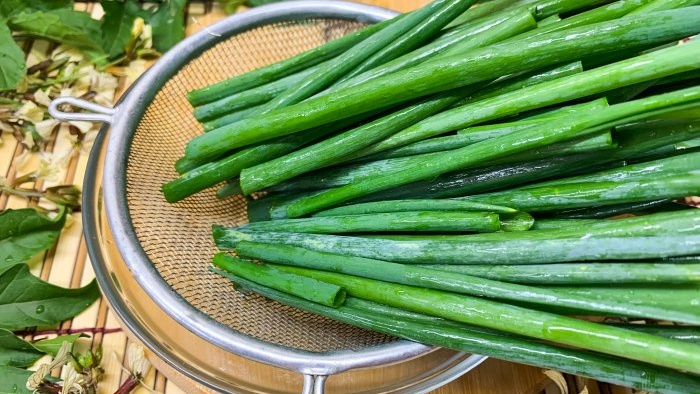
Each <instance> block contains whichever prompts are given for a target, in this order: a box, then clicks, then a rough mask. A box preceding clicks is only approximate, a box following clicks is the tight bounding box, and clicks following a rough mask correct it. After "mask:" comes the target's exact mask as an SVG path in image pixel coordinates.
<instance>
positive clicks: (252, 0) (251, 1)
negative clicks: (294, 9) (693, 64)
mask: <svg viewBox="0 0 700 394" xmlns="http://www.w3.org/2000/svg"><path fill="white" fill-rule="evenodd" d="M281 1H285V0H248V1H247V2H246V3H248V6H249V7H259V6H261V5H265V4H272V3H279V2H281Z"/></svg>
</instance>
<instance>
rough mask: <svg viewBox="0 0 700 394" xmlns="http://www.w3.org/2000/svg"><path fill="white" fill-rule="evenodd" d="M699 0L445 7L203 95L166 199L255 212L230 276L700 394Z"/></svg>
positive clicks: (297, 298) (497, 347)
mask: <svg viewBox="0 0 700 394" xmlns="http://www.w3.org/2000/svg"><path fill="white" fill-rule="evenodd" d="M699 5H700V1H692V0H618V1H614V2H613V1H603V0H587V1H571V0H539V1H535V0H518V1H505V0H491V1H488V2H484V3H483V4H475V2H474V1H466V0H435V1H433V2H431V3H429V4H428V5H426V6H425V7H423V8H421V9H418V10H416V11H414V12H411V13H408V14H404V15H400V16H398V17H396V18H394V19H391V20H388V21H385V22H382V23H379V24H376V25H372V26H368V27H365V28H363V29H361V30H358V31H357V32H355V33H352V34H349V35H347V36H345V37H342V38H340V39H337V40H334V41H330V42H328V43H326V44H324V45H322V46H321V47H318V48H315V49H312V50H310V51H307V52H304V53H301V54H299V55H297V56H294V57H292V58H289V59H287V60H284V61H281V62H279V63H275V64H272V65H269V66H266V67H263V68H260V69H257V70H253V71H251V72H249V73H246V74H242V75H238V76H233V77H231V78H230V79H227V80H224V81H221V82H219V83H216V84H214V85H211V86H208V87H205V88H202V89H197V90H194V91H191V92H190V93H189V94H188V99H189V101H190V102H191V103H192V105H193V107H194V116H195V117H196V118H197V119H198V120H199V121H200V122H201V123H202V127H203V129H204V130H205V131H206V132H205V133H202V134H200V135H198V136H197V137H195V138H194V139H192V140H191V141H190V142H189V143H188V144H187V146H186V148H185V152H184V155H183V157H182V158H181V159H180V160H179V161H178V162H177V163H175V168H176V170H177V171H178V172H179V173H180V175H179V177H178V178H177V179H174V180H173V181H171V182H168V183H167V184H165V185H163V188H162V190H163V193H164V196H165V198H166V200H168V201H170V202H173V203H176V202H178V201H180V200H182V199H185V198H187V197H189V196H191V195H193V194H195V193H197V192H200V191H202V190H204V189H207V188H210V187H214V186H222V187H221V189H220V190H219V191H218V192H217V197H219V198H228V197H231V196H240V195H242V196H244V197H245V198H247V199H248V209H249V211H248V216H249V221H250V223H247V224H243V225H240V226H237V227H225V226H221V225H218V224H214V225H215V226H214V230H213V235H214V239H215V241H216V244H217V246H218V247H219V248H220V249H222V253H220V254H217V255H216V256H215V257H214V259H213V262H214V267H213V268H212V269H213V270H214V271H216V272H218V273H220V274H221V275H224V276H227V277H230V278H231V279H232V280H233V281H234V282H236V283H237V284H238V285H240V286H241V287H243V288H245V289H248V290H251V291H254V292H256V293H259V294H261V295H263V296H265V297H268V298H271V299H274V300H277V301H279V302H282V303H286V304H289V305H292V306H295V307H298V308H300V309H303V310H307V311H310V312H313V313H318V314H321V315H324V316H327V317H329V318H332V319H336V320H339V321H342V322H346V323H349V324H353V325H358V326H360V327H363V328H367V329H370V330H375V331H379V332H382V333H386V334H390V335H395V336H398V337H402V338H407V339H411V340H415V341H420V342H423V343H427V344H432V345H436V346H444V347H448V348H453V349H457V350H462V351H467V352H474V353H479V354H484V355H488V356H491V357H496V358H502V359H506V360H511V361H515V362H521V363H527V364H531V365H537V366H541V367H545V368H551V369H557V370H560V371H563V372H568V373H572V374H578V375H583V376H587V377H591V378H594V379H598V380H601V381H606V382H611V383H615V384H620V385H626V386H630V387H635V388H638V389H643V390H647V391H652V392H662V393H694V392H700V345H698V343H697V342H698V341H699V340H700V259H699V258H698V256H700V210H697V209H695V208H693V207H690V206H688V205H685V204H680V203H679V201H680V200H682V199H684V198H685V197H688V196H695V195H700V178H698V171H699V169H700V151H698V149H697V146H698V144H697V139H698V128H699V127H700V61H699V60H698V59H700V41H697V40H693V39H690V40H687V39H686V38H687V37H691V36H693V35H695V34H698V33H699V32H700V6H699ZM237 198H240V197H237ZM231 252H234V253H235V255H234V254H232V253H231ZM594 321H595V322H594ZM601 321H602V323H601ZM610 321H615V322H618V323H619V322H622V323H621V324H609V322H610ZM632 322H636V323H637V324H633V323H632ZM639 322H643V323H644V324H639Z"/></svg>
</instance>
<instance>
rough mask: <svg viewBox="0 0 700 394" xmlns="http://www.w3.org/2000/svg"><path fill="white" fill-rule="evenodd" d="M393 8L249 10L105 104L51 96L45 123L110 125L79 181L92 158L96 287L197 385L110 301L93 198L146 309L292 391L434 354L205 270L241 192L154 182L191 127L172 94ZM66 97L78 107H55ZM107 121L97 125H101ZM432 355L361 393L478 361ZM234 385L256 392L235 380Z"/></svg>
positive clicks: (89, 188)
mask: <svg viewBox="0 0 700 394" xmlns="http://www.w3.org/2000/svg"><path fill="white" fill-rule="evenodd" d="M393 15H395V14H394V13H393V12H391V11H388V10H385V9H381V8H377V7H371V6H366V5H360V4H354V3H346V2H340V1H332V2H328V1H299V2H285V3H281V4H274V5H269V6H264V7H260V8H256V9H253V10H250V11H246V12H244V13H241V14H238V15H235V16H233V17H230V18H228V19H226V20H224V21H222V22H220V23H218V24H215V25H213V26H211V27H209V28H206V29H205V30H203V31H201V32H199V33H198V34H195V35H193V36H191V37H189V38H188V39H186V40H184V41H183V42H182V43H180V44H179V45H178V46H176V47H175V48H173V49H172V50H171V51H169V52H168V53H167V54H165V55H164V56H163V57H162V58H161V59H159V61H158V62H157V63H156V64H155V65H154V66H153V67H151V68H150V69H149V70H148V71H147V72H146V73H145V74H144V75H143V76H142V77H141V78H140V79H139V80H138V81H137V82H136V83H135V84H134V85H133V86H132V87H131V89H130V90H129V91H128V92H127V93H126V94H125V96H124V98H123V99H122V100H121V101H120V103H119V104H118V105H117V106H116V107H115V108H113V109H108V108H104V107H100V106H96V105H94V104H88V103H85V102H82V101H79V100H76V99H73V98H60V99H57V100H55V101H54V102H53V103H52V105H51V108H50V111H51V114H52V115H53V116H54V117H56V118H58V119H62V120H77V119H80V120H93V121H95V120H96V121H102V122H107V123H110V124H111V130H110V131H109V136H108V137H104V136H102V137H101V139H100V140H99V141H98V143H97V144H98V145H99V144H101V143H102V138H107V139H106V140H105V142H106V145H105V147H106V148H105V149H104V157H102V152H98V153H96V152H95V151H93V154H92V155H91V159H90V162H91V164H90V165H89V169H88V176H87V177H86V179H87V180H88V182H93V181H91V180H90V174H92V175H96V173H97V170H96V168H97V167H98V166H103V172H102V180H101V182H102V187H103V194H102V196H100V195H99V194H98V191H97V190H96V189H98V188H97V187H96V186H95V185H94V184H93V183H90V184H89V185H85V199H86V200H85V203H84V206H85V216H86V221H87V222H88V223H87V224H86V235H87V239H88V245H90V249H91V259H92V263H93V266H94V269H95V273H96V276H97V278H98V281H99V282H100V284H101V285H102V289H103V292H104V293H105V295H106V296H107V298H108V300H109V301H110V303H111V304H112V306H113V308H114V310H115V311H116V312H117V314H118V315H119V318H120V319H121V320H122V321H123V322H124V323H125V324H126V325H127V326H128V328H129V329H130V330H131V331H133V332H134V334H135V335H136V336H137V337H139V338H140V339H141V340H142V341H143V342H145V343H146V345H148V346H149V347H150V348H151V349H152V350H153V351H155V352H156V353H157V354H159V355H160V356H161V357H163V358H164V359H165V361H166V362H169V363H170V364H171V365H172V366H173V367H174V368H176V369H178V370H180V371H181V372H184V373H186V374H187V375H188V376H190V377H192V378H194V379H195V380H197V381H199V382H200V383H202V384H204V385H205V386H208V387H210V388H213V389H216V390H221V391H233V389H232V388H231V387H228V386H226V385H225V383H222V382H221V381H220V380H215V379H210V378H209V375H210V373H208V372H206V371H204V368H201V369H200V368H198V367H197V365H194V366H183V365H181V364H180V363H181V362H183V360H182V359H178V360H175V357H169V353H168V352H169V349H167V346H162V344H159V343H158V340H157V339H154V338H149V337H148V336H147V335H145V334H143V333H140V332H139V331H140V329H139V327H142V326H143V323H140V320H143V319H145V318H144V317H143V316H141V317H139V316H134V313H133V312H129V308H128V306H125V307H124V308H120V307H119V304H120V302H123V300H118V299H116V298H117V297H118V296H119V294H117V293H118V292H122V291H123V289H121V288H120V286H124V283H123V282H124V279H123V278H122V279H121V283H120V281H118V280H115V278H114V276H115V274H114V272H113V271H114V268H110V267H106V264H105V261H104V257H103V256H104V254H105V252H104V251H100V250H99V249H104V248H105V247H106V246H105V242H101V241H100V240H96V235H95V234H96V233H97V232H98V230H97V227H99V226H102V225H104V223H101V218H100V217H98V216H99V215H100V214H101V212H102V208H101V206H98V205H97V204H100V203H104V211H106V217H107V221H108V226H109V231H111V233H112V235H113V236H112V239H113V240H114V242H115V243H116V248H117V249H118V251H119V254H120V257H121V259H122V260H123V262H124V264H125V266H126V268H127V269H128V271H129V272H130V274H131V275H132V276H133V279H134V280H135V281H136V282H137V283H138V285H139V286H140V287H141V288H142V289H143V290H145V293H146V294H147V296H148V297H149V298H150V299H151V300H152V302H154V303H155V304H156V305H157V306H158V308H160V309H161V310H162V311H163V312H165V314H167V316H168V317H169V318H171V319H172V320H173V321H174V322H176V323H177V324H179V325H180V326H182V327H184V329H185V330H186V331H189V332H191V333H193V334H194V335H195V336H196V337H198V338H201V339H203V340H204V341H206V342H208V343H210V344H213V345H214V346H216V347H217V348H220V349H223V350H224V351H225V352H229V353H231V354H233V355H236V356H241V357H244V358H246V359H251V360H255V361H257V362H261V363H265V364H269V365H272V366H275V367H279V368H283V369H287V370H291V371H296V372H300V373H303V374H304V375H305V376H304V384H303V389H302V391H303V392H304V393H312V392H318V393H320V392H323V389H324V382H325V377H326V376H328V375H332V374H337V373H340V372H342V371H346V370H350V369H355V368H367V367H377V366H385V365H388V364H392V363H397V362H401V361H404V360H407V359H411V358H416V357H422V356H425V355H426V354H430V353H431V352H432V351H433V350H434V349H432V348H430V347H428V346H424V345H421V344H417V343H413V342H409V341H404V340H397V339H395V338H393V337H388V336H385V335H381V334H377V333H372V332H368V331H365V330H361V329H358V328H355V327H352V326H349V325H345V324H341V323H337V322H334V321H331V320H328V319H325V318H322V317H319V316H316V315H313V314H309V313H304V312H301V311H299V310H296V309H294V308H290V307H287V306H284V305H280V304H277V303H274V302H271V301H269V300H265V299H262V298H260V297H257V296H253V295H247V296H243V295H241V294H240V293H238V292H235V291H233V290H232V286H231V283H230V281H229V280H228V279H224V278H221V277H220V276H218V275H215V274H213V273H211V272H209V271H208V270H207V267H209V266H210V264H211V257H212V255H213V254H214V253H215V252H216V247H215V246H214V244H213V240H212V237H211V225H212V224H214V223H216V224H224V225H240V224H243V223H245V222H246V221H247V218H246V209H245V208H246V207H245V204H246V202H245V200H244V199H243V198H232V199H226V200H218V199H217V198H216V197H215V196H214V192H213V191H211V190H209V191H205V192H203V193H199V194H197V195H195V196H193V197H190V198H188V199H186V200H185V201H183V202H181V203H177V204H169V203H167V202H166V201H165V200H164V198H163V196H162V194H161V192H160V186H161V185H162V184H163V183H164V182H167V181H169V180H171V179H173V178H174V177H175V176H176V173H175V171H174V170H173V163H174V162H175V160H176V159H177V158H178V157H180V156H181V155H182V154H183V147H184V146H185V144H186V142H187V141H188V140H189V139H191V138H192V137H194V136H195V135H197V134H199V133H201V132H202V129H201V126H200V125H199V124H198V123H197V121H196V120H195V119H194V117H193V115H192V108H191V106H190V105H189V103H188V102H187V100H186V98H185V93H186V92H187V91H190V90H192V89H196V88H200V87H203V86H206V85H209V84H212V83H214V82H217V81H219V80H222V79H224V78H226V77H228V76H230V75H234V74H240V73H243V72H245V71H248V70H251V69H254V68H257V67H260V66H263V65H266V64H269V63H271V62H275V61H279V60H282V59H284V58H287V57H289V56H291V55H294V54H296V53H299V52H301V51H304V50H307V49H310V48H312V47H314V46H317V45H319V44H322V43H324V42H326V41H328V40H331V39H334V38H337V37H339V36H342V35H344V34H347V33H349V32H351V31H354V30H356V29H358V28H360V27H362V26H363V25H365V24H367V23H374V22H377V21H380V20H383V19H386V18H389V17H392V16H393ZM66 104H70V105H72V106H77V107H80V108H83V109H86V110H88V111H91V113H68V112H62V111H61V110H60V109H61V108H64V107H63V106H64V105H66ZM107 129H108V127H106V126H105V127H103V131H104V132H105V133H106V130H107ZM102 134H104V133H102ZM97 149H98V147H97V146H96V148H95V150H97ZM99 149H101V147H100V148H99ZM98 162H99V164H98ZM90 215H92V217H90ZM110 242H111V241H110ZM107 247H108V246H107ZM110 289H114V292H112V290H110ZM110 296H111V298H110ZM128 302H134V301H133V300H132V301H128V300H127V304H128ZM136 302H138V301H136ZM140 334H142V335H140ZM441 357H447V358H449V359H450V366H449V367H448V368H445V370H444V371H443V372H441V373H439V374H434V376H433V377H431V378H430V379H423V380H422V381H421V382H419V383H418V382H414V383H410V384H407V385H403V386H402V385H398V386H396V387H394V388H393V389H388V388H386V387H384V388H368V389H363V392H380V391H381V392H411V393H415V392H417V391H419V388H422V389H423V390H425V389H429V388H434V387H436V386H438V385H440V384H441V383H446V382H447V381H449V380H451V379H453V378H455V377H457V376H459V375H460V374H461V373H463V372H466V371H467V370H469V369H471V368H472V367H474V366H475V365H477V364H478V363H479V362H480V361H481V360H482V359H483V358H481V357H480V356H469V357H468V356H467V355H464V354H461V353H456V352H455V353H450V354H449V355H447V356H446V355H442V356H441ZM185 361H187V360H185ZM195 364H196V362H195ZM407 386H411V387H407ZM236 389H237V390H241V392H264V391H260V389H250V388H248V389H246V388H242V387H241V386H240V384H238V385H236ZM246 390H248V391H246ZM372 390H375V391H372ZM402 390H404V391H402ZM348 392H349V391H348Z"/></svg>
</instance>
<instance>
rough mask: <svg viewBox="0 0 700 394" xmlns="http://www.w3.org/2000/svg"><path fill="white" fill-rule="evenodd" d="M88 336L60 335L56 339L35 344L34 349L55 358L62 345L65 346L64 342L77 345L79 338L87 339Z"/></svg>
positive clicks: (43, 340)
mask: <svg viewBox="0 0 700 394" xmlns="http://www.w3.org/2000/svg"><path fill="white" fill-rule="evenodd" d="M86 337H87V335H85V334H68V335H59V336H57V337H55V338H51V339H42V340H40V341H36V342H34V344H33V345H34V347H36V348H37V349H39V350H40V351H42V352H43V353H46V354H48V355H50V356H51V357H55V356H56V353H58V349H60V348H61V345H63V342H68V343H70V344H71V346H72V345H73V344H74V343H75V341H77V340H78V338H86Z"/></svg>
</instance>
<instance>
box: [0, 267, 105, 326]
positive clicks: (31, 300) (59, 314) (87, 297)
mask: <svg viewBox="0 0 700 394" xmlns="http://www.w3.org/2000/svg"><path fill="white" fill-rule="evenodd" d="M99 296H100V291H99V289H98V287H97V282H95V281H94V280H93V281H92V282H90V284H88V285H87V286H85V287H82V288H79V289H66V288H63V287H59V286H55V285H52V284H50V283H48V282H44V281H43V280H41V279H39V278H37V277H35V276H34V275H32V273H31V272H29V267H28V266H27V265H26V264H17V265H15V266H13V267H11V268H9V269H8V270H7V271H5V272H4V273H3V274H2V275H0V328H6V329H8V330H16V329H19V328H22V327H31V326H49V325H52V324H56V323H59V322H62V321H64V320H66V319H70V318H72V317H73V316H75V315H77V314H78V313H80V312H81V311H82V310H84V309H85V308H87V307H88V306H90V304H92V303H93V302H94V301H95V300H96V299H97V298H99Z"/></svg>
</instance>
